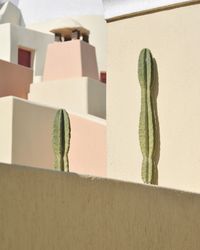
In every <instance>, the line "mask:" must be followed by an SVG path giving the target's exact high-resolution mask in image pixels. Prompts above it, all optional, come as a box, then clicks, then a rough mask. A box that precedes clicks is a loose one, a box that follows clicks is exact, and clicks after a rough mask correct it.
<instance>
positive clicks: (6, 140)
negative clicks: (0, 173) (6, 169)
mask: <svg viewBox="0 0 200 250" xmlns="http://www.w3.org/2000/svg"><path fill="white" fill-rule="evenodd" d="M0 114H1V123H0V142H1V143H0V158H1V162H6V163H12V118H13V102H12V98H11V97H6V98H0Z"/></svg>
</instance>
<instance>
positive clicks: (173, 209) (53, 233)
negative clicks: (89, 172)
mask: <svg viewBox="0 0 200 250" xmlns="http://www.w3.org/2000/svg"><path fill="white" fill-rule="evenodd" d="M199 209H200V195H199V194H193V193H187V192H180V191H175V190H168V189H164V188H158V187H150V186H144V185H140V184H133V183H132V184H131V183H126V182H118V181H112V180H106V179H95V178H90V177H84V176H79V175H75V174H64V173H60V172H56V171H47V170H40V169H33V168H28V167H19V166H15V167H12V166H8V165H7V166H6V165H3V164H1V165H0V223H1V227H0V246H1V250H8V249H9V250H38V249H48V250H55V249H59V250H66V249H67V250H77V249H79V250H94V249H95V250H122V249H123V250H133V249H137V250H147V249H148V250H199V249H200V238H199V231H200V224H199V220H200V218H199V217H200V216H199Z"/></svg>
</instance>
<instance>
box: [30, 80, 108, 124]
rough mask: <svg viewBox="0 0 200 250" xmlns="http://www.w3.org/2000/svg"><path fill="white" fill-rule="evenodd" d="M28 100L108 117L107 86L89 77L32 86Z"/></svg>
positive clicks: (75, 111) (85, 113)
mask: <svg viewBox="0 0 200 250" xmlns="http://www.w3.org/2000/svg"><path fill="white" fill-rule="evenodd" d="M28 99H29V100H31V101H34V102H39V103H41V104H45V105H50V106H55V107H63V108H65V109H67V110H69V111H71V112H74V113H78V114H80V115H87V114H90V115H94V116H97V117H100V118H103V119H105V117H106V85H105V84H104V83H102V82H100V81H98V80H94V79H91V78H88V77H76V78H67V79H63V80H55V81H44V82H40V83H37V84H32V85H31V87H30V93H29V97H28Z"/></svg>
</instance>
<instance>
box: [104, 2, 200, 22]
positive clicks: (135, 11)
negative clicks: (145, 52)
mask: <svg viewBox="0 0 200 250" xmlns="http://www.w3.org/2000/svg"><path fill="white" fill-rule="evenodd" d="M196 3H200V1H199V0H165V1H160V0H148V1H147V0H135V1H132V0H126V1H121V0H103V4H104V13H105V19H106V20H107V21H108V22H110V21H115V20H118V19H123V18H127V17H130V16H137V15H141V14H147V13H151V12H155V11H160V10H164V9H171V8H176V7H181V6H185V5H191V4H196Z"/></svg>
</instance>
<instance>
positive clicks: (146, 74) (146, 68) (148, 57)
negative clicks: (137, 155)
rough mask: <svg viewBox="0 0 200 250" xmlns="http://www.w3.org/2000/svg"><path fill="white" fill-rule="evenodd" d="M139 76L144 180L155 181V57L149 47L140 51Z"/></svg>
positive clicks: (140, 136) (140, 135) (140, 134)
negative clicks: (152, 91)
mask: <svg viewBox="0 0 200 250" xmlns="http://www.w3.org/2000/svg"><path fill="white" fill-rule="evenodd" d="M138 78H139V82H140V86H141V112H140V123H139V140H140V147H141V151H142V155H143V161H142V180H143V181H144V183H149V184H150V183H152V181H153V151H154V144H155V142H154V140H155V139H154V113H153V110H152V100H151V87H152V84H153V58H152V54H151V51H150V50H149V49H143V50H142V51H141V52H140V56H139V61H138Z"/></svg>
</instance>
